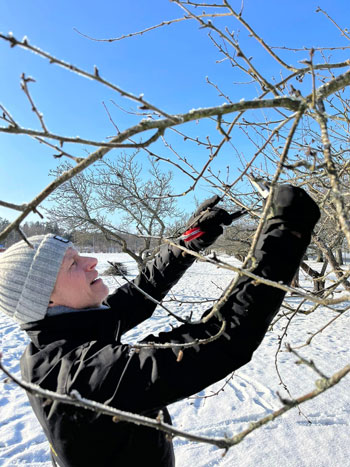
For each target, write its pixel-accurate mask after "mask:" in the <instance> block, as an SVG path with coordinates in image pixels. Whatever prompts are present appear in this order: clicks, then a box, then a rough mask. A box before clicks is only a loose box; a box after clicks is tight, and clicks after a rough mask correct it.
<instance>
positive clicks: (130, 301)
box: [107, 241, 195, 334]
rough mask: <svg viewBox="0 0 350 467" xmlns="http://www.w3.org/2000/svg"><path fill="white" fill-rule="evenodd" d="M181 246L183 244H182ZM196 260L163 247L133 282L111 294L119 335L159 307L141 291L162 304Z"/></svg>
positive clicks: (174, 249)
mask: <svg viewBox="0 0 350 467" xmlns="http://www.w3.org/2000/svg"><path fill="white" fill-rule="evenodd" d="M179 243H180V245H183V242H182V241H180V242H179ZM194 261H195V257H194V256H193V255H186V254H183V250H181V249H180V248H176V247H174V246H172V245H168V244H164V245H162V246H161V248H160V251H159V253H158V254H157V256H156V257H155V258H154V259H153V260H152V261H150V262H149V263H147V264H146V265H145V266H144V268H143V269H142V271H141V272H140V273H139V275H138V276H137V277H136V278H135V279H134V280H133V281H132V282H130V283H127V284H124V285H123V286H122V287H119V288H118V289H117V290H116V291H115V292H114V293H113V294H111V295H109V296H108V297H107V304H108V305H109V306H110V308H112V309H114V310H116V312H117V318H118V325H119V329H120V331H119V332H120V334H123V333H125V332H127V331H128V330H129V329H132V328H133V327H135V326H136V325H138V324H140V323H141V322H142V321H144V320H146V319H148V318H149V317H150V316H151V315H152V313H153V311H154V310H155V308H156V306H157V305H156V303H154V302H153V301H152V300H150V299H149V298H147V297H146V295H145V294H143V293H142V292H141V291H140V290H138V289H142V290H143V291H144V292H146V293H147V294H148V295H150V296H151V297H153V298H154V299H156V300H157V301H161V300H162V299H163V298H164V297H165V295H166V294H167V293H168V292H169V290H170V289H171V288H172V287H173V286H174V285H175V284H176V283H177V282H178V281H179V279H180V278H181V277H182V275H183V274H184V272H185V271H186V269H187V268H188V267H189V266H191V264H192V263H193V262H194ZM134 284H135V285H136V286H137V287H138V288H136V287H135V286H134Z"/></svg>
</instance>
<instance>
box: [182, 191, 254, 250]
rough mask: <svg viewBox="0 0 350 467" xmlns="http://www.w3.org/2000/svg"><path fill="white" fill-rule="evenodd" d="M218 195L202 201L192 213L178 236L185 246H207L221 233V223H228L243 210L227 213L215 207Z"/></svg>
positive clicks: (193, 248) (201, 247) (241, 213)
mask: <svg viewBox="0 0 350 467" xmlns="http://www.w3.org/2000/svg"><path fill="white" fill-rule="evenodd" d="M220 199H221V198H220V197H219V196H218V195H215V196H213V197H212V198H210V199H207V200H206V201H204V202H203V203H202V204H201V205H200V206H199V208H198V209H197V210H196V212H195V213H194V214H193V215H192V217H191V218H190V220H189V221H188V224H187V226H186V231H185V233H184V234H183V235H182V236H181V237H180V238H181V239H182V240H184V242H185V246H186V248H189V249H190V250H194V251H199V250H202V249H204V248H208V247H209V246H210V245H211V244H212V243H214V242H215V240H216V239H217V238H218V237H219V236H220V235H221V234H222V232H223V228H222V225H230V224H231V222H232V221H233V219H237V218H238V217H240V216H241V215H243V214H244V213H245V212H243V210H241V211H240V212H239V214H237V213H233V214H229V213H228V212H227V211H225V210H224V209H221V208H218V207H216V204H218V202H219V201H220Z"/></svg>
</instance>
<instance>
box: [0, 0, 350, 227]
mask: <svg viewBox="0 0 350 467" xmlns="http://www.w3.org/2000/svg"><path fill="white" fill-rule="evenodd" d="M231 3H232V5H233V7H234V8H236V9H237V10H239V9H240V6H241V0H239V1H236V0H233V1H232V2H231ZM317 6H320V7H321V8H323V9H325V10H326V11H327V12H328V13H329V14H330V15H331V16H332V17H334V18H335V19H336V20H337V21H338V22H339V23H340V24H341V26H343V27H346V26H349V27H350V15H349V13H350V6H349V2H348V0H334V1H332V2H330V1H329V0H328V1H325V0H323V2H319V1H318V0H317V1H312V0H296V1H294V2H289V1H283V0H279V1H278V0H264V1H262V0H246V1H245V2H244V13H243V15H244V18H245V19H246V20H247V21H248V22H250V24H251V25H252V26H253V28H254V29H255V30H256V31H257V32H259V33H260V34H261V36H262V37H263V38H264V39H265V41H266V42H267V43H268V44H270V45H289V46H293V47H303V46H314V47H316V46H341V45H350V44H349V43H348V42H347V41H346V40H345V39H344V38H342V37H341V35H340V33H339V31H338V30H337V29H336V28H335V27H334V25H332V24H331V23H330V21H328V20H327V19H326V18H325V16H324V15H322V14H321V13H315V10H316V7H317ZM182 15H183V13H182V11H181V10H180V9H179V7H178V6H177V5H175V4H174V3H172V2H170V1H168V0H152V1H145V0H133V1H132V2H127V1H119V0H115V1H112V0H109V1H107V0H100V1H99V2H96V1H91V0H88V1H84V2H83V1H74V2H72V1H69V2H68V1H67V0H60V1H47V0H46V1H43V0H32V1H30V2H28V1H23V0H16V1H8V0H2V1H1V2H0V31H1V32H3V33H8V32H10V31H11V32H12V33H13V35H14V36H15V37H16V38H18V39H21V38H22V37H23V36H27V37H28V39H29V42H30V43H31V44H33V45H36V46H38V47H40V48H41V49H43V50H45V51H48V52H50V53H51V54H52V55H54V56H57V57H58V58H61V59H63V60H65V61H67V62H70V63H74V64H76V65H77V66H79V67H81V68H84V69H86V70H90V71H92V70H93V67H94V65H97V66H98V68H99V70H100V74H101V75H102V76H103V77H105V78H107V79H109V80H110V81H112V82H114V83H115V84H117V85H119V86H120V87H121V88H123V89H125V90H127V91H130V92H132V93H135V94H140V93H144V96H145V99H147V100H148V101H150V102H152V103H154V104H155V105H157V106H159V107H161V108H162V109H163V110H165V111H166V112H168V113H177V112H186V111H188V110H190V109H191V108H196V107H206V106H212V105H219V104H221V103H223V102H224V101H223V99H222V98H220V97H219V96H218V95H217V92H216V91H215V89H214V88H213V87H211V86H209V85H208V84H207V83H206V76H208V77H209V78H210V79H211V80H212V81H214V82H216V83H218V84H220V86H222V88H223V89H225V90H226V91H227V93H228V94H229V95H230V97H231V99H236V100H237V101H238V100H240V99H241V98H246V99H248V98H251V97H254V96H252V95H251V91H249V90H248V88H247V87H245V86H244V85H239V84H234V83H235V79H234V76H233V74H232V68H231V67H230V66H229V65H228V63H227V62H226V63H225V62H223V63H217V60H219V59H220V58H221V56H220V55H219V53H218V51H217V49H215V47H213V45H212V43H211V41H210V40H209V39H208V34H207V31H206V30H203V29H199V27H198V24H197V23H196V22H194V21H186V22H182V23H178V24H175V25H171V26H166V27H165V28H161V29H158V30H155V31H151V32H149V33H147V34H144V35H143V36H138V37H132V38H129V39H126V40H123V41H118V42H113V43H108V42H94V41H90V40H88V39H86V38H84V37H82V36H81V35H79V34H78V33H77V32H76V31H75V30H74V28H77V29H78V30H80V31H81V32H83V33H85V34H88V35H90V36H93V37H96V38H111V37H118V36H120V35H123V34H128V33H130V32H135V31H138V30H142V29H144V28H146V27H149V26H152V25H155V24H157V23H160V22H162V21H164V20H170V19H173V18H179V17H181V16H182ZM216 22H217V24H218V25H220V24H228V25H229V28H230V29H231V30H235V31H237V30H239V31H240V33H239V34H240V42H241V45H242V47H243V49H245V50H247V51H248V53H249V54H251V55H253V56H254V63H255V65H257V66H259V65H260V67H263V69H264V72H265V74H266V76H267V77H268V78H269V79H270V78H271V77H272V76H276V77H277V78H278V73H279V67H276V65H275V63H274V62H273V61H272V60H270V59H269V58H268V57H267V56H266V54H264V53H262V50H261V48H260V46H259V45H258V44H257V43H256V42H255V41H254V40H253V39H252V38H250V37H248V36H247V34H246V32H245V31H244V28H243V27H242V26H241V25H239V24H238V23H237V22H236V21H235V20H234V19H233V18H232V19H225V20H217V21H216ZM284 55H286V54H284ZM288 57H289V60H292V59H293V60H294V61H295V62H294V63H297V60H298V59H303V58H307V54H306V53H304V52H303V53H300V54H299V55H298V54H294V55H293V54H292V55H291V54H289V55H288ZM332 57H333V58H332V59H333V60H334V61H336V60H337V59H338V58H339V59H344V57H346V58H347V57H348V52H343V53H336V52H334V53H332ZM0 63H1V73H0V96H1V97H0V102H1V103H2V104H3V105H4V106H5V107H6V108H7V109H8V110H9V111H10V112H11V114H12V115H13V116H14V118H15V119H16V120H18V122H19V123H20V124H21V125H23V126H24V127H29V128H35V129H40V125H39V123H38V121H37V119H36V117H35V115H34V114H33V112H31V109H30V106H29V103H28V101H27V99H26V97H25V95H24V93H23V92H22V91H21V89H20V77H21V75H22V73H25V74H26V75H27V76H32V77H33V78H34V79H35V80H36V83H32V84H31V86H30V90H31V93H32V96H33V98H34V100H35V102H36V104H37V106H38V108H39V109H40V111H41V112H42V113H43V114H44V117H45V121H46V123H47V125H48V127H49V129H50V130H51V131H52V132H55V133H60V134H66V135H70V136H77V135H79V136H81V137H85V138H91V139H95V140H104V139H105V138H106V137H108V136H111V135H113V134H114V127H113V125H112V124H111V122H110V121H109V118H108V115H107V114H106V111H105V109H104V106H103V105H102V102H105V103H106V104H107V105H108V108H109V109H110V111H111V112H112V115H113V119H114V120H115V122H116V123H117V124H118V126H119V127H120V129H125V128H127V127H128V126H130V125H131V124H133V123H135V122H136V120H135V117H134V116H132V115H129V114H127V113H124V112H121V111H119V110H118V109H117V108H116V107H114V106H113V105H112V104H111V100H112V99H113V100H115V101H116V102H118V103H119V104H120V105H123V106H124V107H125V108H127V109H131V108H134V106H133V103H132V102H131V101H128V100H125V99H121V98H120V96H118V95H117V94H116V93H115V92H113V91H111V90H110V89H108V88H106V87H103V86H101V85H99V84H98V83H95V82H93V81H90V80H87V79H85V78H82V77H79V76H77V75H74V74H73V73H70V72H68V71H66V70H63V69H60V68H58V67H57V66H54V65H50V64H49V63H48V62H47V61H45V60H43V59H42V58H40V57H38V56H36V55H34V54H32V53H30V52H28V51H25V50H21V49H20V48H19V47H15V48H10V47H9V45H8V43H6V42H4V41H0ZM2 124H3V123H1V122H0V125H2ZM211 130H212V128H211V127H210V125H209V126H205V125H204V127H203V129H201V130H199V134H200V132H203V134H204V133H205V132H207V133H208V132H210V131H211ZM237 144H239V139H238V140H237ZM243 145H244V143H243V142H242V147H240V150H241V151H243V152H244V150H245V147H244V146H243ZM156 148H157V150H159V151H164V147H163V146H162V145H158V146H157V147H156ZM66 149H67V150H70V151H71V152H74V154H75V155H80V156H85V155H86V151H89V150H90V149H91V148H88V147H86V148H82V147H80V148H78V147H76V146H74V147H72V146H68V145H67V147H66ZM186 150H189V151H191V150H193V151H194V152H193V154H197V153H196V148H194V147H193V148H192V149H191V148H188V149H186ZM247 150H249V149H248V148H247ZM52 153H53V151H52V150H50V149H49V148H47V147H44V146H43V145H40V144H38V143H37V142H36V141H34V140H32V139H31V138H30V137H27V136H10V135H6V134H3V133H0V162H1V166H0V199H1V200H5V201H10V202H14V203H23V202H25V201H28V200H29V199H32V198H33V197H34V196H35V195H36V194H37V193H38V192H39V191H41V190H42V189H43V188H44V187H45V186H46V185H47V184H48V183H49V182H50V181H51V178H49V176H48V173H49V170H50V169H53V168H55V167H56V166H57V164H58V162H57V160H56V159H54V158H53V157H52ZM225 154H226V153H225V152H224V153H223V159H222V160H221V161H220V163H221V164H222V166H223V167H224V166H225V165H227V161H226V160H225ZM111 155H112V156H113V153H112V154H111ZM196 157H197V160H196V161H195V163H198V167H200V165H201V162H203V161H204V160H205V157H206V154H205V153H203V152H202V153H200V152H198V155H197V156H196ZM231 163H232V171H234V170H235V167H234V162H231ZM176 183H177V187H176V188H178V189H179V190H181V189H184V188H186V186H187V185H188V180H185V179H180V178H177V179H176ZM185 202H186V201H184V200H182V203H185ZM0 217H5V218H7V219H10V220H11V219H14V218H15V217H16V213H15V212H13V211H10V210H8V209H4V208H0ZM31 219H32V220H34V219H36V218H35V217H31Z"/></svg>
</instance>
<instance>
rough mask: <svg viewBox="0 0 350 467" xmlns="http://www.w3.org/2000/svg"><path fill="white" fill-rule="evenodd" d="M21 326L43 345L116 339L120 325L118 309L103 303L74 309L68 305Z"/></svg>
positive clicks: (35, 343) (35, 342) (35, 341)
mask: <svg viewBox="0 0 350 467" xmlns="http://www.w3.org/2000/svg"><path fill="white" fill-rule="evenodd" d="M56 308H58V307H56ZM61 311H62V310H61ZM21 328H22V329H23V330H24V331H26V332H27V334H28V336H29V338H30V339H31V341H32V342H33V344H34V345H35V346H36V347H38V348H40V347H42V346H45V345H48V344H50V343H53V342H56V341H60V342H61V343H62V341H67V343H68V342H69V341H72V342H74V343H76V344H77V345H79V344H81V343H83V342H88V341H93V340H101V339H102V340H106V341H107V340H108V341H109V342H111V341H115V340H116V335H117V333H118V328H119V327H118V319H117V312H116V311H115V310H111V309H110V308H108V307H101V308H97V309H96V308H95V309H83V310H74V311H73V310H70V309H66V310H65V311H64V312H61V313H59V314H54V315H52V316H47V317H46V318H45V319H42V320H40V321H34V322H32V323H26V324H22V325H21Z"/></svg>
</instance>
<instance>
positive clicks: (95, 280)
mask: <svg viewBox="0 0 350 467" xmlns="http://www.w3.org/2000/svg"><path fill="white" fill-rule="evenodd" d="M99 280H100V278H99V277H96V279H94V280H93V281H92V282H90V285H92V284H94V283H95V282H97V281H99Z"/></svg>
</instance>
